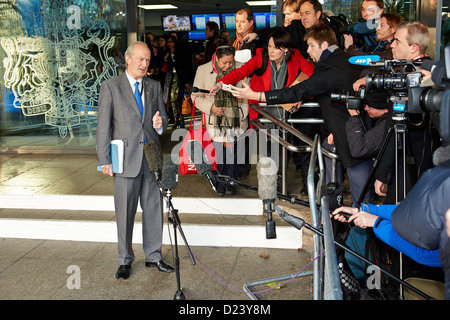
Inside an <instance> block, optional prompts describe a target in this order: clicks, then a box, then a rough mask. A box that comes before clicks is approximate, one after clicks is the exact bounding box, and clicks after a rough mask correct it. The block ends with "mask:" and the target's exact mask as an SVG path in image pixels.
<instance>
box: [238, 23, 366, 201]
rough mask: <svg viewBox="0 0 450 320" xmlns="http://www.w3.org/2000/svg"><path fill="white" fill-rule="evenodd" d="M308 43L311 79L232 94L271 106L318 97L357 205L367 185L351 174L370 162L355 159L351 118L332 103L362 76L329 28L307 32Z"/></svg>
mask: <svg viewBox="0 0 450 320" xmlns="http://www.w3.org/2000/svg"><path fill="white" fill-rule="evenodd" d="M305 39H306V40H307V43H308V46H309V48H308V53H309V55H310V57H311V58H312V60H314V61H315V62H317V64H316V66H315V68H314V72H313V74H312V75H311V77H310V78H309V79H307V80H305V81H303V82H301V83H299V84H297V85H295V86H293V87H290V88H283V89H281V90H271V91H266V92H254V91H252V90H251V89H250V87H248V86H245V87H244V88H235V87H233V89H234V90H233V91H232V92H233V95H235V96H236V97H238V98H243V99H251V100H259V101H265V102H267V104H270V105H272V104H281V103H289V102H299V101H303V100H308V99H310V98H312V97H315V98H316V99H317V102H318V103H319V105H320V110H321V112H322V115H323V118H324V120H325V125H326V126H327V128H328V130H329V132H330V133H331V134H333V137H334V144H335V146H336V150H337V153H338V155H339V158H340V161H341V162H342V165H343V167H344V168H345V169H347V173H349V181H350V189H351V193H352V198H353V200H354V201H356V200H357V199H358V197H359V194H360V192H361V190H362V188H363V187H364V184H363V185H358V184H356V183H353V182H355V180H353V179H351V178H350V176H351V172H352V170H354V169H357V167H358V165H360V164H362V163H364V162H366V161H367V158H359V159H358V158H354V157H352V155H351V153H350V150H349V147H348V142H347V134H346V131H345V124H346V123H347V120H348V118H349V117H350V115H349V113H348V112H347V107H346V105H345V104H343V103H332V102H331V92H332V91H334V90H343V91H349V92H351V91H352V84H353V83H354V82H355V80H356V79H358V78H359V76H360V74H361V68H359V67H357V66H354V65H352V64H350V63H349V62H348V59H349V56H348V55H347V54H346V53H345V52H344V51H343V50H342V49H340V48H339V47H338V46H337V45H336V36H335V34H334V31H333V30H332V29H331V28H330V27H328V26H326V25H324V24H318V25H315V26H313V27H312V28H311V29H309V30H308V32H307V33H306V35H305ZM300 108H301V107H300ZM367 174H368V172H367ZM367 200H368V199H367Z"/></svg>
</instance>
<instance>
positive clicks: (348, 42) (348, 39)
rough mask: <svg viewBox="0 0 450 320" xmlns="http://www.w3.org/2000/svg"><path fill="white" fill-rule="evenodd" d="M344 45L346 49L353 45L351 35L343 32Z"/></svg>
mask: <svg viewBox="0 0 450 320" xmlns="http://www.w3.org/2000/svg"><path fill="white" fill-rule="evenodd" d="M343 36H344V46H345V49H348V47H350V46H351V45H353V37H352V36H351V35H349V34H344V35H343Z"/></svg>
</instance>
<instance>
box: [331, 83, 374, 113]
mask: <svg viewBox="0 0 450 320" xmlns="http://www.w3.org/2000/svg"><path fill="white" fill-rule="evenodd" d="M364 96H365V87H363V86H361V87H360V88H359V90H358V92H356V93H355V95H354V96H352V95H350V92H347V91H343V90H339V91H334V92H332V93H331V102H335V103H342V104H344V103H346V104H347V108H348V109H353V110H363V109H364V106H365V105H366V101H365V99H364Z"/></svg>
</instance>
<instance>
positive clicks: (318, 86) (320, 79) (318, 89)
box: [265, 63, 335, 104]
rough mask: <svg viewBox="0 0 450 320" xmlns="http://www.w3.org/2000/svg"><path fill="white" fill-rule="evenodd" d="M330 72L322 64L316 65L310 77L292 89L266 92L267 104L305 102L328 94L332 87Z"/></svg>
mask: <svg viewBox="0 0 450 320" xmlns="http://www.w3.org/2000/svg"><path fill="white" fill-rule="evenodd" d="M330 74H332V70H331V69H330V68H329V67H328V66H326V65H323V64H320V63H319V64H317V65H316V67H315V70H314V73H313V74H312V75H311V77H310V78H309V79H307V80H305V81H303V82H301V83H299V84H296V85H295V86H292V87H287V88H283V89H279V90H270V91H266V92H265V95H266V102H267V104H280V103H289V102H297V101H302V100H307V99H310V98H312V97H317V96H319V95H322V94H326V93H327V92H329V90H330V88H332V87H333V81H335V79H333V77H332V76H330Z"/></svg>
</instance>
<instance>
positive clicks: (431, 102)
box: [366, 45, 450, 139]
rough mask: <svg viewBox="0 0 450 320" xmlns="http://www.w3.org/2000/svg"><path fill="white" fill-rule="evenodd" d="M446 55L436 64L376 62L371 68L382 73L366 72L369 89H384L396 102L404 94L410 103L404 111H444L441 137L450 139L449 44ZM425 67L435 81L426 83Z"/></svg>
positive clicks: (405, 99)
mask: <svg viewBox="0 0 450 320" xmlns="http://www.w3.org/2000/svg"><path fill="white" fill-rule="evenodd" d="M444 57H445V59H444V60H442V61H439V62H438V63H435V64H433V63H432V62H431V61H412V60H380V61H372V62H370V63H369V64H370V67H378V68H379V70H380V72H379V73H378V74H368V75H366V90H367V91H372V90H384V91H386V92H387V93H388V94H389V95H390V97H391V100H392V101H394V100H395V99H397V100H398V99H399V97H401V98H402V101H405V102H406V103H405V104H404V110H400V111H403V112H408V113H415V114H418V113H423V112H440V118H441V125H440V127H441V128H440V129H441V136H442V137H445V138H446V139H450V45H447V46H446V47H445V49H444ZM425 66H426V68H425ZM421 67H422V68H423V69H425V70H427V69H428V71H431V79H432V82H433V84H430V85H426V84H424V83H423V81H422V80H423V75H422V73H421V72H420V69H421ZM394 103H395V101H394ZM394 111H396V110H395V105H394Z"/></svg>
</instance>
